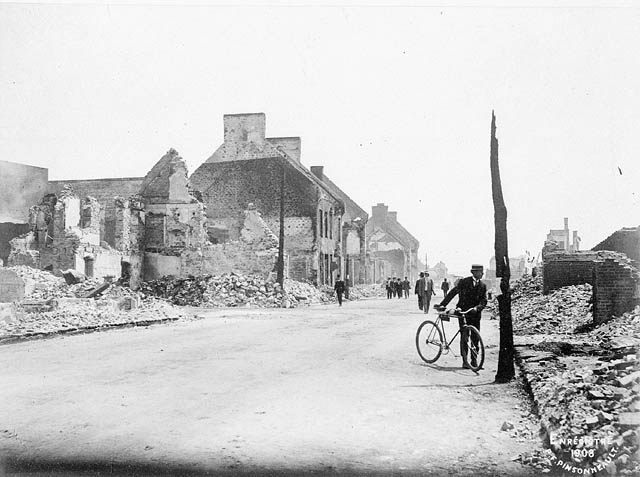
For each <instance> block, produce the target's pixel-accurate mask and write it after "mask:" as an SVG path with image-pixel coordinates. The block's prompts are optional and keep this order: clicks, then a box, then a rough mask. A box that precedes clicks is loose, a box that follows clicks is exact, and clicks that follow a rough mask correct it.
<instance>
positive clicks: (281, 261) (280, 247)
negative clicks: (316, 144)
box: [276, 159, 286, 287]
mask: <svg viewBox="0 0 640 477" xmlns="http://www.w3.org/2000/svg"><path fill="white" fill-rule="evenodd" d="M281 167H282V171H281V174H280V233H279V234H278V235H279V236H278V263H277V266H276V268H277V272H278V273H277V278H276V279H277V281H278V283H279V284H280V286H281V287H283V286H284V185H285V179H286V177H285V174H286V170H285V165H284V159H282V161H281Z"/></svg>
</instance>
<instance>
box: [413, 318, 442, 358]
mask: <svg viewBox="0 0 640 477" xmlns="http://www.w3.org/2000/svg"><path fill="white" fill-rule="evenodd" d="M442 344H443V342H442V331H440V328H439V327H438V325H436V324H435V323H434V322H433V321H425V322H423V323H422V324H421V325H420V326H419V327H418V331H417V332H416V348H417V349H418V354H419V355H420V357H421V358H422V360H423V361H424V362H425V363H435V362H436V361H437V360H438V358H439V357H440V355H441V354H442Z"/></svg>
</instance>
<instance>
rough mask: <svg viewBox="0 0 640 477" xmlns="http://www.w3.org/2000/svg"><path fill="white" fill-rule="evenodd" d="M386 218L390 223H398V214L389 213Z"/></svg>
mask: <svg viewBox="0 0 640 477" xmlns="http://www.w3.org/2000/svg"><path fill="white" fill-rule="evenodd" d="M387 217H388V220H390V221H391V222H397V221H398V212H389V214H388V215H387Z"/></svg>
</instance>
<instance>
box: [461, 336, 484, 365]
mask: <svg viewBox="0 0 640 477" xmlns="http://www.w3.org/2000/svg"><path fill="white" fill-rule="evenodd" d="M460 339H461V340H463V343H464V344H466V346H464V344H463V349H464V348H466V352H465V353H463V354H462V360H463V361H464V362H465V364H466V365H467V366H469V368H471V370H472V371H478V370H479V369H481V368H482V365H483V364H484V344H483V343H482V337H481V336H480V332H479V331H478V329H477V328H476V327H475V326H471V325H467V326H465V327H464V329H463V330H462V335H461V337H460Z"/></svg>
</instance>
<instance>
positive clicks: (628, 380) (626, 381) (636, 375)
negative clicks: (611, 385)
mask: <svg viewBox="0 0 640 477" xmlns="http://www.w3.org/2000/svg"><path fill="white" fill-rule="evenodd" d="M638 379H640V371H635V372H633V373H631V374H629V375H627V376H624V377H621V378H618V384H619V385H620V386H622V387H625V388H626V387H628V386H630V385H631V384H632V383H633V382H634V381H636V380H638Z"/></svg>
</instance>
